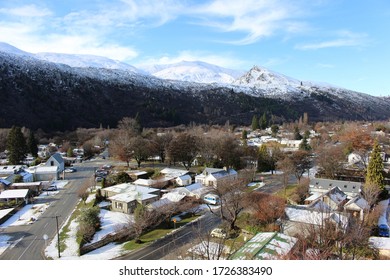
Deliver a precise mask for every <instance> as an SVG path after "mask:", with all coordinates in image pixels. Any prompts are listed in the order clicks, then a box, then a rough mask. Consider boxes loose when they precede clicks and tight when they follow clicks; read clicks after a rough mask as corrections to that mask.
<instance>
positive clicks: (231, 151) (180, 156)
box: [110, 118, 247, 169]
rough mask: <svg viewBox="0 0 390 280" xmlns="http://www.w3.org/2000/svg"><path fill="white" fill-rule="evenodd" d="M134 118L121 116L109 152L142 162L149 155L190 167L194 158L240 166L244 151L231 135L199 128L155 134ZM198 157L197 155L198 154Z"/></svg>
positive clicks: (212, 164) (207, 163)
mask: <svg viewBox="0 0 390 280" xmlns="http://www.w3.org/2000/svg"><path fill="white" fill-rule="evenodd" d="M137 127H138V126H137V122H136V121H135V119H130V118H124V119H123V120H121V121H120V123H119V124H118V129H117V131H116V133H115V135H114V136H113V139H112V140H111V142H110V151H111V154H112V155H114V156H117V157H118V158H119V159H121V160H123V161H125V162H127V164H128V165H129V163H130V161H131V160H135V161H136V162H137V164H138V167H140V165H141V163H142V162H144V161H145V160H147V159H148V158H150V157H153V158H156V157H158V158H159V160H160V161H161V162H166V160H167V159H168V160H169V163H170V164H176V163H181V164H182V165H183V166H184V167H185V168H187V169H189V168H190V167H191V166H192V164H193V162H194V160H195V159H197V160H198V161H199V164H200V165H204V166H209V167H224V166H226V167H234V168H240V167H241V160H240V158H241V157H242V156H245V155H246V152H247V151H246V150H245V149H244V148H243V147H241V146H240V145H239V143H238V141H237V140H236V138H235V137H234V135H233V134H231V133H228V132H221V131H219V130H212V131H209V132H208V133H205V131H203V130H202V129H201V128H200V127H198V128H195V129H192V130H189V131H184V132H179V133H177V132H165V133H160V134H158V133H155V132H153V131H151V130H144V131H143V132H142V133H141V132H140V131H139V130H138V129H137ZM198 156H199V157H198Z"/></svg>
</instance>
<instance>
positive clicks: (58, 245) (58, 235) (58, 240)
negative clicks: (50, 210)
mask: <svg viewBox="0 0 390 280" xmlns="http://www.w3.org/2000/svg"><path fill="white" fill-rule="evenodd" d="M58 217H59V216H57V215H56V224H57V247H58V258H61V254H60V232H59V229H58Z"/></svg>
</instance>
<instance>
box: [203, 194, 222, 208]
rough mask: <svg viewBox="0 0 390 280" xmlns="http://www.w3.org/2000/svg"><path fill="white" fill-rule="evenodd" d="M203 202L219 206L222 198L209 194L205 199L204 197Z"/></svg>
mask: <svg viewBox="0 0 390 280" xmlns="http://www.w3.org/2000/svg"><path fill="white" fill-rule="evenodd" d="M203 200H204V201H205V202H206V203H208V204H212V205H218V204H219V203H220V198H219V196H218V195H216V194H212V193H209V194H206V195H205V196H204V197H203Z"/></svg>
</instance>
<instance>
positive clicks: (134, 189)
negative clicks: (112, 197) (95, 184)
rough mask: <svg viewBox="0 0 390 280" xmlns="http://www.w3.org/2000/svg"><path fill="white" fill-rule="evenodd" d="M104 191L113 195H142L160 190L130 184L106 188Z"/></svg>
mask: <svg viewBox="0 0 390 280" xmlns="http://www.w3.org/2000/svg"><path fill="white" fill-rule="evenodd" d="M104 190H105V191H106V192H113V193H118V194H119V193H124V192H137V193H140V194H142V195H144V194H148V193H153V192H158V191H159V189H155V188H150V187H144V186H140V185H135V184H129V183H123V184H118V185H114V186H111V187H108V188H105V189H104Z"/></svg>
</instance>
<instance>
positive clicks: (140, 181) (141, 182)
mask: <svg viewBox="0 0 390 280" xmlns="http://www.w3.org/2000/svg"><path fill="white" fill-rule="evenodd" d="M154 182H155V181H154V180H152V179H137V180H135V181H134V184H135V185H140V186H151V185H153V184H154Z"/></svg>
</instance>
